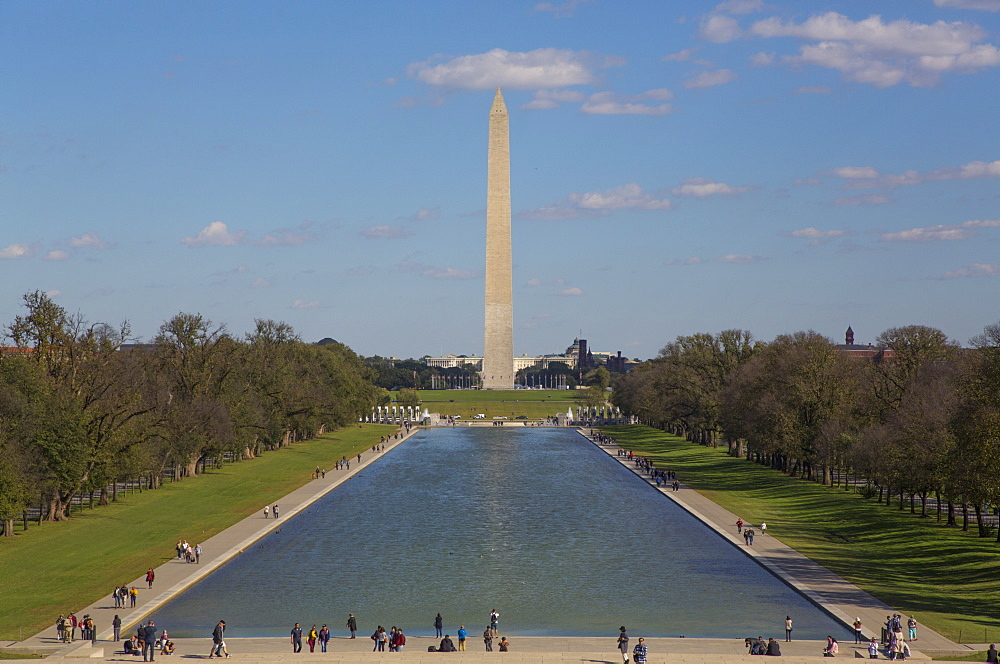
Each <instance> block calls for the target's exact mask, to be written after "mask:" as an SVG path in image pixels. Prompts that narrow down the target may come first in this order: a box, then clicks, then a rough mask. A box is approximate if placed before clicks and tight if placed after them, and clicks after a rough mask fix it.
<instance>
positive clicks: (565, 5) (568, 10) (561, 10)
mask: <svg viewBox="0 0 1000 664" xmlns="http://www.w3.org/2000/svg"><path fill="white" fill-rule="evenodd" d="M590 1H591V0H566V1H565V2H562V3H559V4H556V3H554V2H540V3H538V4H537V5H535V11H536V12H552V14H553V15H555V16H556V17H557V18H566V17H569V16H572V15H573V13H574V12H576V8H577V7H579V6H580V5H585V4H587V3H588V2H590Z"/></svg>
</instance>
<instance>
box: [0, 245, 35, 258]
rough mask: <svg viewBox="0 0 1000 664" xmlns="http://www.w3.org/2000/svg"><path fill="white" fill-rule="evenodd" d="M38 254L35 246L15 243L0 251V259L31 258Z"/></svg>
mask: <svg viewBox="0 0 1000 664" xmlns="http://www.w3.org/2000/svg"><path fill="white" fill-rule="evenodd" d="M37 253H38V248H37V247H36V246H33V245H30V244H26V243H24V242H17V243H15V244H9V245H7V246H6V247H4V248H3V249H0V258H31V257H32V256H34V255H35V254H37Z"/></svg>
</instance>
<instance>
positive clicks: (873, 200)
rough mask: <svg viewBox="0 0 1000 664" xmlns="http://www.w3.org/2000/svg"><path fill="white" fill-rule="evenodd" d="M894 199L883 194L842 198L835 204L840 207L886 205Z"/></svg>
mask: <svg viewBox="0 0 1000 664" xmlns="http://www.w3.org/2000/svg"><path fill="white" fill-rule="evenodd" d="M891 202H892V199H891V198H889V197H888V196H884V195H882V194H868V195H866V196H841V197H839V198H837V199H834V201H833V204H834V205H839V206H858V205H885V204H886V203H891Z"/></svg>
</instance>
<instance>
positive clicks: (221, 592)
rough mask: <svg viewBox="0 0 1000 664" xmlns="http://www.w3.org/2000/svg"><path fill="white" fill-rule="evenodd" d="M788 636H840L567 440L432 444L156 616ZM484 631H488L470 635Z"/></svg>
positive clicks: (179, 630)
mask: <svg viewBox="0 0 1000 664" xmlns="http://www.w3.org/2000/svg"><path fill="white" fill-rule="evenodd" d="M493 608H496V609H497V610H499V612H500V614H501V619H500V625H501V631H502V632H503V633H504V634H511V635H515V634H516V635H539V636H546V635H580V636H601V635H604V636H606V635H608V634H611V635H612V636H613V635H614V634H616V630H617V627H618V626H619V625H621V624H625V625H628V626H629V630H630V632H632V633H633V634H643V635H646V636H679V635H685V636H688V637H698V636H701V637H743V636H747V635H754V636H756V635H758V634H763V635H764V636H768V635H775V636H777V635H779V634H780V633H781V631H782V629H783V624H784V623H783V621H784V617H785V615H786V614H790V615H791V616H792V617H793V618H794V619H795V631H796V635H797V636H798V637H799V638H822V637H824V636H826V635H827V634H835V635H845V636H846V634H847V633H846V630H845V629H844V628H843V627H841V626H839V625H838V624H836V623H834V621H833V620H832V619H830V618H829V617H827V616H826V615H825V614H824V613H822V612H821V611H819V610H818V609H817V608H816V607H814V606H813V605H812V604H810V603H809V602H808V601H807V600H805V598H803V597H802V596H800V595H798V594H797V593H795V592H794V591H792V590H791V589H790V588H788V587H787V586H785V585H784V584H783V583H782V582H780V581H778V580H777V579H775V578H774V577H773V576H771V575H770V574H769V573H768V572H766V571H765V570H763V569H762V568H761V567H759V566H758V565H756V564H755V563H753V562H752V561H751V560H750V559H748V558H747V557H746V556H744V555H743V554H742V553H740V552H739V551H738V550H737V549H735V548H733V547H732V546H730V545H729V544H727V543H725V542H724V541H723V540H722V539H720V538H719V537H718V536H716V535H715V534H714V533H712V532H711V531H709V530H708V529H706V528H705V527H704V526H702V525H701V524H700V523H699V522H697V521H696V520H695V519H694V518H693V517H691V516H689V515H688V514H687V513H686V512H684V511H683V510H681V509H679V508H678V507H676V506H675V505H674V504H673V502H672V501H670V500H668V499H666V498H664V497H663V496H661V495H660V494H659V493H658V492H656V491H655V490H654V489H652V488H651V487H649V486H647V485H646V484H644V483H643V482H641V481H640V480H639V479H637V478H636V477H634V476H633V475H632V474H631V473H629V472H628V471H627V470H626V469H624V468H622V467H621V466H620V465H619V464H618V462H617V461H616V460H614V459H611V458H608V457H607V455H605V454H604V453H603V452H601V451H600V450H598V449H596V448H595V447H593V446H592V445H591V444H590V443H588V442H587V441H585V440H584V439H583V438H581V437H580V436H579V435H578V434H576V433H575V432H572V431H568V430H564V429H541V428H531V429H527V428H525V429H518V428H514V427H496V428H493V427H489V428H482V429H478V428H477V429H443V430H434V431H428V432H422V433H419V434H417V435H415V436H414V437H413V438H411V439H410V440H409V441H408V442H407V443H406V444H404V445H402V446H401V447H399V448H397V449H395V450H392V451H391V452H389V453H387V454H386V456H385V457H384V458H383V459H381V460H379V461H378V462H377V463H375V464H373V465H372V466H369V467H368V468H366V469H365V470H364V472H363V473H362V474H361V475H358V476H356V477H355V478H354V479H352V480H350V481H348V482H346V483H345V484H344V486H342V487H340V488H339V489H337V490H335V491H333V492H331V493H330V494H328V495H327V496H326V497H325V498H324V499H322V500H321V501H319V502H318V503H316V504H315V505H313V506H312V507H310V508H309V509H308V510H306V511H305V512H304V513H303V514H300V515H299V516H297V517H295V518H294V519H289V520H287V521H285V522H283V523H282V526H281V532H280V533H272V534H270V535H268V536H267V537H265V538H264V539H263V540H261V541H260V542H259V544H258V545H257V546H256V547H254V548H252V549H250V550H248V551H247V552H246V553H244V554H243V555H241V556H239V557H237V558H236V559H235V560H233V561H232V562H230V563H228V564H227V565H225V566H224V567H223V568H221V569H220V570H218V571H217V572H215V573H214V574H212V575H211V576H210V577H209V578H208V579H206V580H205V581H203V582H201V583H199V584H198V585H197V586H195V587H193V588H191V589H190V590H188V591H187V592H185V593H184V594H183V595H181V596H180V597H179V598H177V599H176V600H174V601H173V602H171V603H170V604H169V605H168V606H166V607H164V608H163V609H161V610H160V611H158V612H157V613H156V614H155V615H154V616H153V618H154V620H155V621H156V624H157V625H160V626H163V627H165V628H166V629H168V630H169V631H170V633H171V634H172V635H175V636H207V635H209V634H210V633H211V629H212V626H213V625H214V624H215V623H216V622H217V621H218V620H219V619H220V618H224V619H225V620H226V622H227V625H228V626H229V627H228V631H227V634H228V635H229V636H234V637H235V636H286V635H287V634H288V630H289V629H290V626H291V623H293V622H301V623H303V624H306V625H310V624H312V623H316V624H322V623H326V624H328V625H330V627H331V630H332V631H333V633H334V635H341V634H342V633H346V630H345V628H344V627H343V625H344V623H345V622H346V619H347V614H348V612H353V613H354V614H355V615H356V616H357V618H358V624H359V634H360V635H361V636H367V634H369V633H371V632H372V631H374V628H375V626H376V625H377V624H382V625H386V626H389V625H398V626H400V627H402V628H403V629H404V630H405V631H406V633H407V634H410V635H432V634H433V633H434V632H433V618H434V615H435V614H436V613H437V612H438V611H440V612H441V613H442V615H443V616H444V619H445V631H449V630H450V633H452V634H454V633H455V630H456V629H457V628H458V626H459V624H464V625H466V627H467V628H468V629H469V631H470V633H471V634H473V635H476V634H478V633H481V631H482V629H483V628H484V627H485V626H486V624H487V622H488V615H489V612H490V610H491V609H493ZM477 630H478V631H477Z"/></svg>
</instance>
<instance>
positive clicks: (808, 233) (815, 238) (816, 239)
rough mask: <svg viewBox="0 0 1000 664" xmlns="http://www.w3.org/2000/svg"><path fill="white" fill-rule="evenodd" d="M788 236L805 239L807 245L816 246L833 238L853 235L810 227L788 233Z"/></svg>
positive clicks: (849, 232)
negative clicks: (807, 242)
mask: <svg viewBox="0 0 1000 664" xmlns="http://www.w3.org/2000/svg"><path fill="white" fill-rule="evenodd" d="M789 235H790V236H791V237H799V238H806V239H808V240H809V244H811V245H813V246H816V245H819V244H822V243H823V242H824V241H825V240H830V239H833V238H835V237H844V236H847V235H854V233H853V232H852V231H848V230H840V229H838V230H830V231H821V230H819V229H818V228H813V227H812V226H810V227H809V228H800V229H798V230H795V231H792V232H791V233H789Z"/></svg>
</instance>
